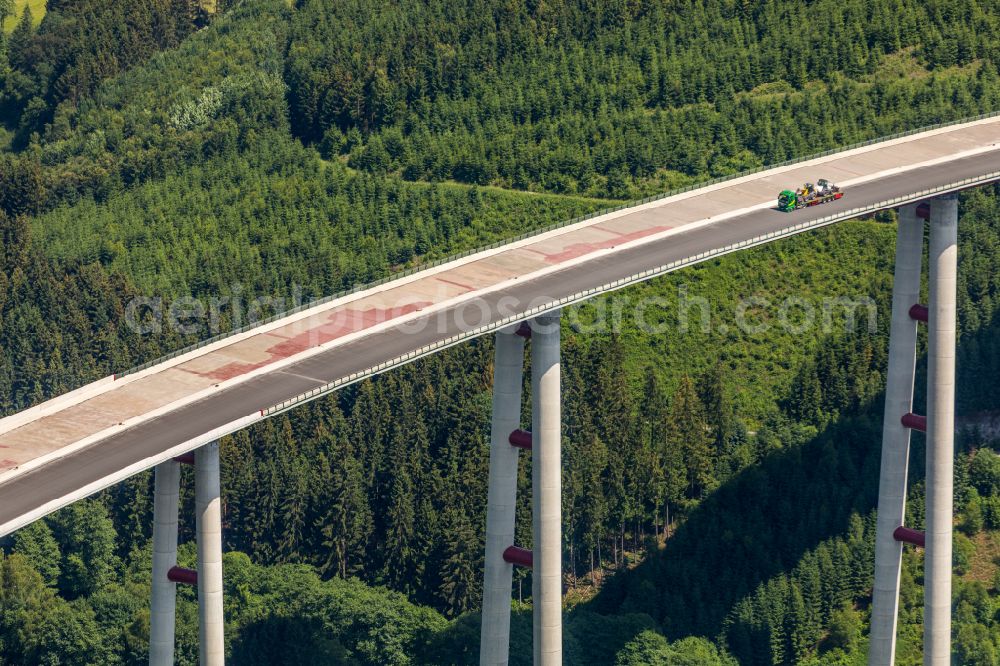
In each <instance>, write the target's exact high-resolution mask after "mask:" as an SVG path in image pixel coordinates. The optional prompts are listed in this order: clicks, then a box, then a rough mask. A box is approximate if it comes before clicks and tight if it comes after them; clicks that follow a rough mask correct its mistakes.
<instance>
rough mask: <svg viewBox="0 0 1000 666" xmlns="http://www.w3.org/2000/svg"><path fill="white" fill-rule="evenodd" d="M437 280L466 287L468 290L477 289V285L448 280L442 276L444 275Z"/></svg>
mask: <svg viewBox="0 0 1000 666" xmlns="http://www.w3.org/2000/svg"><path fill="white" fill-rule="evenodd" d="M437 280H438V281H439V282H444V283H445V284H450V285H452V286H453V287H460V288H462V289H465V290H466V291H475V289H476V288H475V287H472V286H470V285H467V284H462V283H461V282H456V281H455V280H446V279H445V278H442V277H439V278H437Z"/></svg>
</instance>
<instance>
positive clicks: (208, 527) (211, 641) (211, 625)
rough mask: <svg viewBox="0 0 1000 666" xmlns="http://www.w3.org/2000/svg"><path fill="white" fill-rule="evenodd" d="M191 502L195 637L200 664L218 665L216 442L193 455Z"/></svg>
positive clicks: (221, 649)
mask: <svg viewBox="0 0 1000 666" xmlns="http://www.w3.org/2000/svg"><path fill="white" fill-rule="evenodd" d="M194 504H195V519H196V525H197V530H198V620H199V623H198V638H199V654H200V656H201V666H222V665H223V664H224V663H225V659H226V640H225V632H224V629H225V627H224V624H223V609H222V499H221V491H220V482H219V443H218V442H212V443H210V444H206V445H205V446H203V447H201V448H200V449H198V450H197V451H195V454H194Z"/></svg>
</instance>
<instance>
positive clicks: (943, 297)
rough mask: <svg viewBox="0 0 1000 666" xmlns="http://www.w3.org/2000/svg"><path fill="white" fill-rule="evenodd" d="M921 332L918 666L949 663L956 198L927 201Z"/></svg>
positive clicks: (956, 255)
mask: <svg viewBox="0 0 1000 666" xmlns="http://www.w3.org/2000/svg"><path fill="white" fill-rule="evenodd" d="M929 259H930V261H929V269H930V270H929V273H930V279H929V283H930V303H929V304H928V310H929V314H928V317H929V318H928V327H929V329H928V332H927V497H926V499H927V536H926V538H927V551H926V553H925V555H924V664H925V665H926V666H948V665H949V664H950V663H951V568H952V563H951V557H952V553H951V550H952V541H951V540H952V516H953V511H952V494H953V487H954V476H955V475H954V471H955V335H956V316H957V313H956V292H957V275H958V199H957V198H956V196H955V195H953V194H952V195H947V196H941V197H937V198H935V199H932V200H931V233H930V253H929Z"/></svg>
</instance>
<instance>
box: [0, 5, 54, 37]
mask: <svg viewBox="0 0 1000 666" xmlns="http://www.w3.org/2000/svg"><path fill="white" fill-rule="evenodd" d="M25 7H28V8H29V9H31V17H32V19H33V20H34V23H35V25H38V24H39V23H41V22H42V17H44V16H45V0H14V15H13V16H10V17H8V18H7V20H6V21H4V22H3V25H2V26H0V28H3V31H4V32H12V31H13V30H14V27H15V26H16V25H17V24H18V22H19V21H20V20H21V15H22V14H23V13H24V8H25Z"/></svg>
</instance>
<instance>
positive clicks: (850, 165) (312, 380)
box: [0, 118, 1000, 533]
mask: <svg viewBox="0 0 1000 666" xmlns="http://www.w3.org/2000/svg"><path fill="white" fill-rule="evenodd" d="M998 143H1000V118H991V119H986V120H981V121H976V122H974V123H970V124H966V125H958V126H954V127H949V128H942V129H939V130H934V131H931V132H927V133H923V134H917V135H912V136H910V137H905V138H902V139H897V140H893V141H890V142H885V143H882V144H876V145H873V146H868V147H864V148H858V149H854V150H850V151H846V152H844V153H839V154H836V155H831V156H828V157H824V158H817V159H815V160H811V161H809V162H805V163H800V164H796V165H790V166H785V167H779V168H777V169H772V170H768V171H763V172H760V173H758V174H753V175H750V176H745V177H740V178H737V179H734V180H731V181H726V182H723V183H717V184H714V185H711V186H707V187H705V188H702V189H699V190H694V191H691V192H686V193H683V194H679V195H676V196H672V197H669V198H665V199H661V200H658V201H654V202H650V203H646V204H643V205H639V206H635V207H632V208H628V209H624V210H620V211H615V212H612V213H609V214H606V215H602V216H600V217H595V218H592V219H590V220H586V221H584V222H580V223H578V224H574V225H571V226H567V227H564V228H562V229H558V230H554V231H550V232H546V233H543V234H540V235H538V236H535V237H532V238H527V239H524V240H521V241H517V242H514V243H511V244H509V245H506V246H503V247H501V248H497V249H495V250H490V251H486V252H483V253H479V254H477V255H471V256H469V257H466V258H463V259H460V260H456V261H454V262H451V263H448V264H444V265H442V266H438V267H435V268H431V269H428V270H426V271H423V272H421V273H417V274H414V275H412V276H408V277H406V278H402V279H400V280H397V281H394V282H390V283H387V284H385V285H382V286H379V287H375V288H372V289H370V290H366V291H362V292H358V293H356V294H352V295H350V296H347V297H344V298H341V299H338V300H336V301H332V302H329V303H326V304H323V305H319V306H316V307H314V308H311V309H309V310H306V311H304V312H300V313H298V314H296V315H292V316H290V317H288V318H285V319H282V320H279V321H276V322H273V323H271V324H268V325H265V326H261V327H258V328H256V329H253V330H251V331H248V332H244V333H241V334H238V335H235V336H233V337H231V338H228V339H226V340H222V341H219V342H216V343H213V344H211V345H208V346H206V347H204V348H202V349H199V350H196V351H194V352H191V353H188V354H185V355H183V356H179V357H177V358H174V359H170V360H168V361H165V362H163V363H161V364H159V365H157V366H154V367H152V368H149V369H147V370H144V371H142V372H139V373H136V374H134V375H127V376H125V377H122V378H119V379H117V380H111V379H109V380H104V381H102V382H98V383H95V384H93V385H91V386H88V387H84V388H83V389H81V390H79V391H76V392H74V393H73V394H70V395H68V396H64V397H61V398H57V399H55V400H52V401H49V402H48V403H44V404H42V405H39V406H38V407H35V408H32V409H30V410H26V411H24V412H22V413H20V414H17V415H14V416H11V417H8V418H6V419H3V420H0V533H5V532H9V531H10V530H12V529H15V528H16V527H18V526H20V525H22V524H25V523H26V522H28V521H30V520H31V519H34V518H36V517H38V516H39V515H43V514H44V513H46V512H48V511H51V510H54V509H55V508H58V506H61V505H62V504H65V503H68V502H69V501H72V500H73V499H76V498H77V497H79V496H82V495H83V494H87V493H90V492H94V491H95V490H98V489H99V488H100V487H104V486H106V485H109V484H110V483H113V482H114V481H117V480H119V479H120V478H125V476H128V475H130V474H132V473H135V472H137V471H139V470H141V469H145V468H148V467H150V466H152V465H153V464H155V463H156V462H158V461H160V460H162V459H165V458H166V457H168V456H170V455H176V454H177V453H180V452H182V450H185V449H191V448H194V447H195V446H198V445H200V444H201V443H203V442H204V441H207V439H210V438H213V437H217V436H218V435H219V434H220V433H222V432H230V431H232V430H235V429H237V428H239V427H242V426H243V425H245V424H246V423H249V422H252V421H253V420H257V419H259V418H261V417H262V414H261V410H265V409H267V408H269V407H271V406H272V405H275V404H278V403H281V402H282V401H284V400H287V399H289V398H293V397H295V396H298V395H301V394H303V393H306V392H308V391H313V390H316V389H318V388H319V387H322V386H324V385H326V384H328V383H329V382H332V381H337V380H340V379H342V378H344V377H347V376H348V375H352V373H365V372H367V371H370V370H371V369H372V368H375V367H376V366H378V365H379V364H380V363H381V362H383V361H386V360H388V359H394V358H397V357H398V356H401V355H405V354H408V353H412V352H413V350H416V349H419V348H421V347H422V346H424V345H427V344H433V343H434V342H435V341H440V340H442V339H444V338H448V337H449V336H453V335H456V334H461V333H462V332H464V331H467V330H468V329H471V328H474V327H477V326H482V325H489V324H490V323H493V322H497V321H499V320H501V319H503V317H504V316H505V315H510V314H516V313H518V312H524V311H527V310H528V309H529V308H530V307H532V306H538V305H543V304H545V303H550V302H554V301H556V300H557V299H558V298H562V297H565V296H567V295H570V294H574V293H579V292H582V291H584V290H585V289H586V288H592V287H593V288H597V287H599V286H600V285H605V284H608V283H610V282H612V281H614V280H616V279H619V278H623V277H628V276H633V275H636V274H638V273H640V272H642V271H644V270H648V269H651V268H654V267H656V266H660V265H662V264H665V263H667V262H668V261H671V260H682V259H684V258H686V257H694V256H696V255H699V254H700V253H703V252H706V251H710V250H713V249H715V248H719V247H722V246H726V245H729V244H732V243H734V242H740V241H742V240H745V239H748V238H751V237H753V236H756V235H760V234H761V233H767V232H772V231H777V230H781V229H785V228H787V227H789V226H791V225H795V224H798V223H801V222H803V221H808V220H813V219H817V218H820V217H823V216H827V215H830V214H831V213H836V212H838V211H847V210H849V209H852V208H857V207H860V206H865V205H870V204H874V203H876V202H880V201H886V200H887V199H889V198H891V197H894V196H907V195H910V194H914V193H916V192H918V191H920V190H923V189H926V188H929V187H934V186H943V185H947V184H950V183H955V182H958V180H960V179H961V178H965V177H974V176H979V175H982V174H985V173H992V172H993V171H1000V152H998V147H997V145H998ZM824 177H825V178H829V179H830V180H833V181H835V182H837V183H838V184H840V185H841V186H842V187H844V188H845V191H846V196H845V197H844V199H842V200H841V201H838V202H835V203H831V204H827V205H824V206H820V207H816V208H815V209H805V210H801V211H796V212H795V213H789V214H782V213H778V212H777V211H775V210H773V209H772V207H773V205H774V200H775V197H776V194H777V192H779V191H780V190H782V189H785V188H789V187H795V186H798V185H800V184H801V183H803V182H806V181H815V180H816V179H818V178H824Z"/></svg>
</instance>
